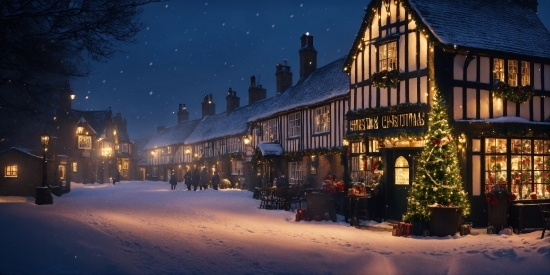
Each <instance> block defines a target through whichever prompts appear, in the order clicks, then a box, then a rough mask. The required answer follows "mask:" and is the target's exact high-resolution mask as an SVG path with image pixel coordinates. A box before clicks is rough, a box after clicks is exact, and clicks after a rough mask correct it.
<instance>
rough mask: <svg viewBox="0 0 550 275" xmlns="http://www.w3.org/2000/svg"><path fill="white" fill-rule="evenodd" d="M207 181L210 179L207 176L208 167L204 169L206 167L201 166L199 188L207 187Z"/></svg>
mask: <svg viewBox="0 0 550 275" xmlns="http://www.w3.org/2000/svg"><path fill="white" fill-rule="evenodd" d="M209 181H210V179H209V178H208V169H206V167H203V168H202V171H201V186H200V188H201V190H203V189H204V190H206V189H208V182H209Z"/></svg>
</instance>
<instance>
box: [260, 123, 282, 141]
mask: <svg viewBox="0 0 550 275" xmlns="http://www.w3.org/2000/svg"><path fill="white" fill-rule="evenodd" d="M262 129H263V130H264V133H263V140H264V141H268V142H275V141H277V140H278V139H277V137H278V136H279V131H278V128H277V120H276V119H270V120H268V121H265V122H262Z"/></svg>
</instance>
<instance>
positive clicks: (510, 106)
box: [506, 101, 516, 116]
mask: <svg viewBox="0 0 550 275" xmlns="http://www.w3.org/2000/svg"><path fill="white" fill-rule="evenodd" d="M506 112H507V113H506V114H507V116H516V103H514V102H510V101H508V102H507V103H506Z"/></svg>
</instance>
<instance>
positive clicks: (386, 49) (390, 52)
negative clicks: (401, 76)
mask: <svg viewBox="0 0 550 275" xmlns="http://www.w3.org/2000/svg"><path fill="white" fill-rule="evenodd" d="M398 68H399V67H398V66H397V41H388V42H386V43H383V44H380V45H379V46H378V69H379V70H380V71H384V70H387V71H392V70H397V69H398Z"/></svg>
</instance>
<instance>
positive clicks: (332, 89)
mask: <svg viewBox="0 0 550 275" xmlns="http://www.w3.org/2000/svg"><path fill="white" fill-rule="evenodd" d="M344 61H345V57H342V58H339V59H337V60H335V61H333V62H332V63H330V64H328V65H325V66H323V67H321V68H318V69H317V70H315V71H314V72H313V73H312V74H311V75H310V76H309V77H308V78H307V79H306V80H305V81H303V82H300V83H299V84H297V85H296V86H293V87H290V88H289V89H287V90H286V91H285V92H284V93H281V94H277V95H275V96H274V97H270V98H268V99H265V100H262V101H258V102H257V103H255V104H254V105H256V104H258V105H257V106H256V107H260V108H255V109H256V112H252V113H251V114H250V117H249V119H248V122H252V121H256V120H259V119H263V118H266V117H270V116H273V115H274V114H277V113H281V112H285V111H289V110H292V109H296V108H301V107H306V106H311V105H315V104H318V103H321V102H326V101H329V100H331V99H334V98H337V97H341V96H345V95H346V94H347V93H348V92H349V85H350V84H349V76H348V75H347V74H345V73H343V72H342V67H343V66H344Z"/></svg>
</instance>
